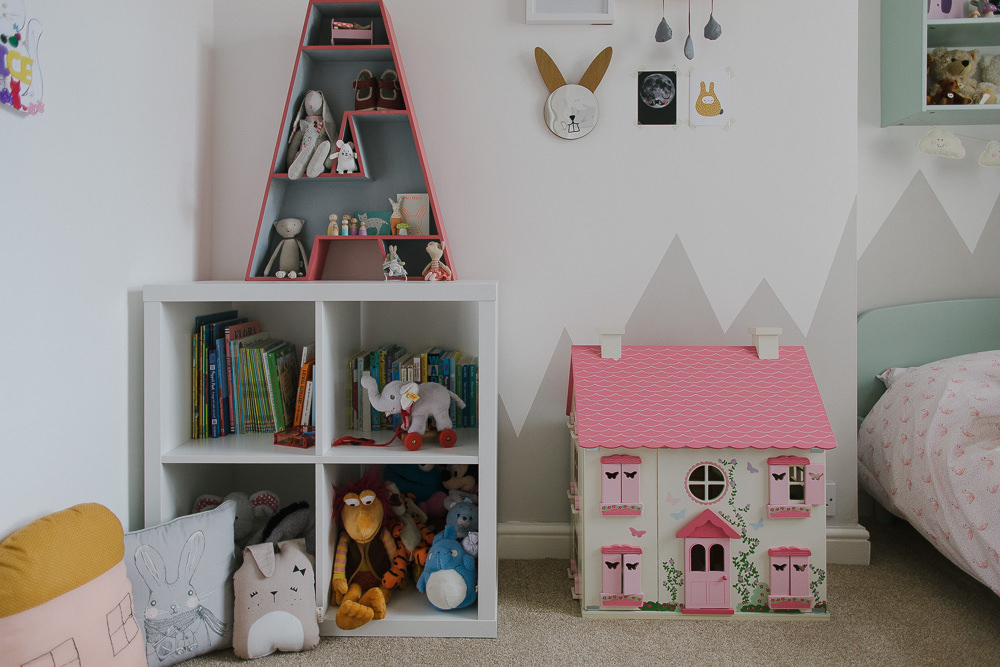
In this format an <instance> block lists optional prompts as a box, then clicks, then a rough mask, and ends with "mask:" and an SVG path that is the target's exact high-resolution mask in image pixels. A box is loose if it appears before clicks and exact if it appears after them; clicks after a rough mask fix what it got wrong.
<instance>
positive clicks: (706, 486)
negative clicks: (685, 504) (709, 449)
mask: <svg viewBox="0 0 1000 667" xmlns="http://www.w3.org/2000/svg"><path fill="white" fill-rule="evenodd" d="M727 488H729V482H728V480H727V479H726V473H725V471H723V470H722V468H720V467H719V466H717V465H715V464H714V463H699V464H698V465H696V466H694V467H693V468H691V470H689V471H688V474H687V492H688V495H689V496H691V497H692V498H693V499H694V500H695V501H696V502H699V503H703V504H709V503H714V502H716V501H718V500H719V499H720V498H722V496H724V495H726V489H727Z"/></svg>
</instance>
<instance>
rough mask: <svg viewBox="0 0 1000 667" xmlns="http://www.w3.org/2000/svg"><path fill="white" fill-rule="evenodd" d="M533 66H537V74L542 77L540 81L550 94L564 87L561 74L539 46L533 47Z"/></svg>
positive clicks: (564, 82)
mask: <svg viewBox="0 0 1000 667" xmlns="http://www.w3.org/2000/svg"><path fill="white" fill-rule="evenodd" d="M535 64H536V65H538V73H539V74H541V75H542V81H544V82H545V85H546V86H547V87H548V89H549V92H550V93H552V92H555V90H556V88H561V87H563V86H565V85H566V79H564V78H563V75H562V72H560V71H559V68H558V67H556V64H555V63H554V62H552V58H550V57H549V54H547V53H545V51H544V50H543V49H542V47H540V46H536V47H535Z"/></svg>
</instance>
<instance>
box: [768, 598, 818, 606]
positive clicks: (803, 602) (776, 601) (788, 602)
mask: <svg viewBox="0 0 1000 667" xmlns="http://www.w3.org/2000/svg"><path fill="white" fill-rule="evenodd" d="M767 606H769V607H770V608H771V609H812V599H811V598H800V597H788V596H784V595H777V596H774V595H769V596H768V597H767Z"/></svg>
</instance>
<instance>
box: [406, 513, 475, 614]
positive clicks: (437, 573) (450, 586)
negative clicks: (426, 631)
mask: <svg viewBox="0 0 1000 667" xmlns="http://www.w3.org/2000/svg"><path fill="white" fill-rule="evenodd" d="M417 590H418V591H420V592H421V593H426V594H427V599H428V600H430V603H431V604H432V605H434V606H435V607H437V608H438V609H442V610H445V611H447V610H449V609H461V608H462V607H468V606H469V605H470V604H472V603H473V602H475V601H476V590H477V586H476V559H475V558H473V557H472V556H470V555H469V554H467V553H465V549H463V548H462V545H461V544H459V542H458V540H457V539H455V529H454V528H453V527H452V526H450V525H449V526H445V529H444V532H442V533H439V534H438V535H437V537H435V538H434V544H433V545H432V546H431V549H430V551H429V552H428V554H427V565H426V566H425V567H424V571H423V573H422V574H421V575H420V579H418V580H417Z"/></svg>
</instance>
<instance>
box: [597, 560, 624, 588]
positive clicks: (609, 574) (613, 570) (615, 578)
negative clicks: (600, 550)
mask: <svg viewBox="0 0 1000 667" xmlns="http://www.w3.org/2000/svg"><path fill="white" fill-rule="evenodd" d="M601 563H602V564H603V577H602V579H601V587H602V590H601V594H602V595H618V594H620V593H621V592H622V556H621V554H609V553H604V554H601Z"/></svg>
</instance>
